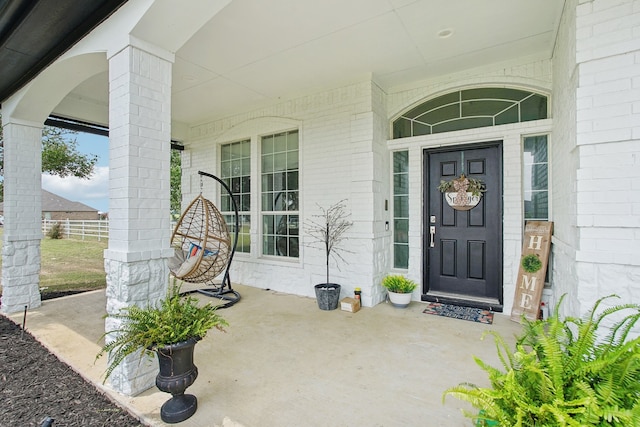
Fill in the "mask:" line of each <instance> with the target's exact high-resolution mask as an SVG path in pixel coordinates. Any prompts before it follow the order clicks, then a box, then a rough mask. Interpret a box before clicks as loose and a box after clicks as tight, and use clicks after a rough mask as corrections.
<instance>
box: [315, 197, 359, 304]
mask: <svg viewBox="0 0 640 427" xmlns="http://www.w3.org/2000/svg"><path fill="white" fill-rule="evenodd" d="M318 207H319V208H320V211H321V213H320V214H318V215H315V216H314V217H315V218H317V219H315V220H313V219H312V220H309V221H307V222H306V224H305V229H306V233H307V234H308V235H309V236H311V237H312V238H313V240H312V241H311V242H310V243H309V246H320V247H322V248H323V249H324V254H325V260H326V275H327V281H326V282H325V283H320V284H318V285H315V292H316V300H317V302H318V308H320V309H321V310H335V309H336V308H337V307H338V301H339V300H340V289H341V286H340V285H339V284H337V283H331V282H330V281H329V263H330V259H331V258H332V257H333V258H334V260H335V262H336V266H337V265H338V262H339V261H344V258H343V257H342V252H346V251H345V250H344V249H342V248H340V247H339V244H340V242H342V240H343V239H344V234H345V232H346V231H347V230H348V229H349V228H350V227H351V226H352V225H353V222H351V221H349V220H348V217H349V215H348V214H347V213H346V212H345V204H344V200H341V201H339V202H338V203H336V204H334V205H332V206H330V207H329V208H323V207H322V206H318Z"/></svg>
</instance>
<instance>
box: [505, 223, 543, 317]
mask: <svg viewBox="0 0 640 427" xmlns="http://www.w3.org/2000/svg"><path fill="white" fill-rule="evenodd" d="M552 233H553V222H549V221H527V223H526V224H525V226H524V242H523V244H522V256H521V258H520V268H519V270H518V279H517V282H516V296H515V299H514V300H513V308H512V309H511V320H513V321H514V322H520V320H521V319H522V315H523V314H524V316H525V317H526V318H527V319H528V320H536V319H537V318H538V313H539V310H540V299H541V298H542V288H544V277H545V275H546V274H547V265H548V263H549V252H550V250H551V234H552Z"/></svg>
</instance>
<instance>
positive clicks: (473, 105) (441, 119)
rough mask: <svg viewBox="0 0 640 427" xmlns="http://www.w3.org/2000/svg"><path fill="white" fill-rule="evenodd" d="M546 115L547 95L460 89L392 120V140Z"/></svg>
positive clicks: (508, 89)
mask: <svg viewBox="0 0 640 427" xmlns="http://www.w3.org/2000/svg"><path fill="white" fill-rule="evenodd" d="M546 118H547V97H546V96H544V95H540V94H538V93H534V92H528V91H525V90H519V89H510V88H497V87H496V88H477V89H464V90H459V91H456V92H452V93H448V94H446V95H442V96H439V97H437V98H434V99H431V100H429V101H427V102H425V103H423V104H420V105H418V106H417V107H414V108H412V109H411V110H409V111H407V112H405V113H404V114H402V115H401V116H400V117H398V118H397V119H396V120H395V121H394V122H393V139H397V138H406V137H409V136H418V135H430V134H433V133H441V132H451V131H455V130H463V129H472V128H479V127H485V126H497V125H504V124H507V123H518V122H527V121H530V120H539V119H546Z"/></svg>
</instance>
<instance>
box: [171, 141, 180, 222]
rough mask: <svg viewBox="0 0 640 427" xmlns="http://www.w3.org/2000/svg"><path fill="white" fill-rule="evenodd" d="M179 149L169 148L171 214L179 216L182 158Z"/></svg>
mask: <svg viewBox="0 0 640 427" xmlns="http://www.w3.org/2000/svg"><path fill="white" fill-rule="evenodd" d="M180 153H181V152H180V151H179V150H171V185H170V187H171V205H170V206H171V214H172V215H173V216H175V217H179V216H180V211H181V210H182V206H181V203H182V191H181V188H182V159H181V155H180Z"/></svg>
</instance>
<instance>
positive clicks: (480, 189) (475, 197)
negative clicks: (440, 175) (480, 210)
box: [438, 174, 486, 211]
mask: <svg viewBox="0 0 640 427" xmlns="http://www.w3.org/2000/svg"><path fill="white" fill-rule="evenodd" d="M438 190H440V192H441V193H444V196H445V197H444V198H445V200H446V201H447V204H448V205H449V206H451V207H452V208H453V209H456V210H462V211H466V210H469V209H471V208H474V207H475V206H476V205H477V204H478V203H480V199H481V198H482V193H484V192H485V191H486V188H485V185H484V182H483V181H482V180H479V179H475V178H469V177H466V176H464V174H462V175H460V176H459V177H458V178H455V179H452V180H451V181H440V185H438Z"/></svg>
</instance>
